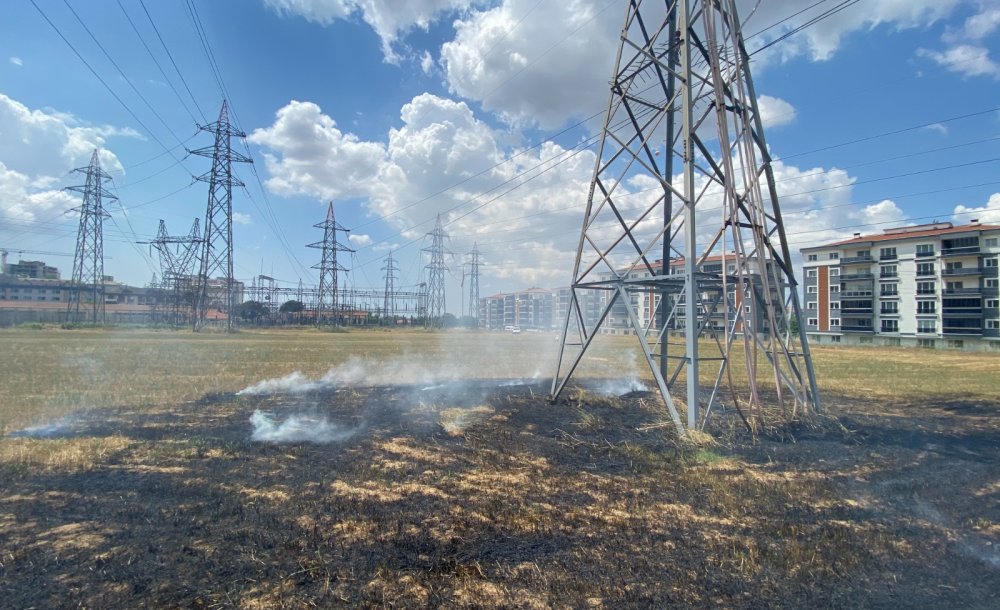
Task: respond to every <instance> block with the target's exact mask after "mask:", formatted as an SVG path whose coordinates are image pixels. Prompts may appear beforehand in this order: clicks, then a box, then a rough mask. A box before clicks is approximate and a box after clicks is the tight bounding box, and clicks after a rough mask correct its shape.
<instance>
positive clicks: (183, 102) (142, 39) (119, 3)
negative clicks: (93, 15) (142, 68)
mask: <svg viewBox="0 0 1000 610" xmlns="http://www.w3.org/2000/svg"><path fill="white" fill-rule="evenodd" d="M115 2H117V3H118V8H119V9H121V11H122V14H123V15H125V20H126V21H128V24H129V25H130V26H132V31H133V32H135V35H136V37H137V38H138V39H139V42H141V43H142V47H143V48H144V49H146V53H148V54H149V58H150V59H152V60H153V63H154V64H155V65H156V69H157V70H159V71H160V75H161V76H162V77H163V81H164V82H165V83H166V84H167V86H168V87H170V90H171V91H173V92H174V95H175V96H177V101H178V102H180V103H181V106H183V107H184V110H185V111H186V112H187V113H188V116H189V117H191V122H192V123H198V119H197V118H196V117H195V116H194V113H193V112H191V109H190V108H189V107H188V105H187V102H185V101H184V98H183V97H181V94H180V92H178V91H177V87H175V86H174V83H173V81H171V80H170V77H169V76H167V73H166V72H165V71H164V70H163V66H161V65H160V61H159V60H158V59H156V56H155V55H153V51H152V49H150V48H149V45H148V44H146V39H145V38H143V36H142V33H140V32H139V28H137V27H136V25H135V22H133V21H132V17H130V16H129V14H128V11H126V10H125V5H123V4H122V2H121V0H115Z"/></svg>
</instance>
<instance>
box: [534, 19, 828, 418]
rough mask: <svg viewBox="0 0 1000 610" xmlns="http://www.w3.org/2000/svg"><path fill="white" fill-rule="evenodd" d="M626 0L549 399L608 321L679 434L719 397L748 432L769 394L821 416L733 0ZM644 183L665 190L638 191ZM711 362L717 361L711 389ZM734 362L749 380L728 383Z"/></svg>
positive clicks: (793, 410)
mask: <svg viewBox="0 0 1000 610" xmlns="http://www.w3.org/2000/svg"><path fill="white" fill-rule="evenodd" d="M624 4H625V20H624V25H623V27H622V30H621V38H620V41H619V45H618V52H617V59H616V61H615V65H614V68H613V71H612V74H611V90H610V95H609V100H608V106H607V112H606V114H605V119H604V127H603V129H602V134H601V145H600V148H599V152H598V155H597V163H596V165H595V168H594V174H593V178H592V181H591V185H590V192H589V195H588V197H587V203H586V212H585V214H584V220H583V228H582V230H581V233H580V240H579V243H578V246H577V251H576V263H575V264H574V267H573V279H572V284H571V290H570V292H571V295H570V305H569V313H568V315H567V318H566V320H565V321H564V323H563V330H562V343H561V347H560V350H559V357H558V361H557V364H556V375H555V377H554V379H553V382H552V397H553V399H555V398H558V396H559V395H560V393H561V392H562V391H563V389H564V388H565V386H566V383H567V381H568V380H569V379H570V377H571V376H572V375H573V373H574V371H575V370H576V368H577V365H578V364H579V363H580V361H581V359H582V358H583V355H584V354H585V353H586V351H587V348H588V347H589V346H590V345H591V343H592V341H593V339H594V337H595V336H596V335H598V334H599V333H600V332H601V327H602V326H603V325H604V324H605V322H606V321H607V320H608V318H609V316H610V317H613V318H614V320H615V322H616V323H620V321H622V320H624V321H625V323H624V326H625V329H626V332H627V333H629V334H633V333H634V334H635V335H637V337H638V339H639V346H640V348H641V350H642V353H643V355H644V356H645V360H646V362H647V364H648V365H649V368H650V371H651V372H652V375H653V378H654V379H655V381H656V385H657V388H658V389H659V391H660V393H661V395H662V397H663V400H664V402H665V403H666V407H667V410H668V411H669V413H670V417H671V418H672V419H673V422H674V424H675V426H676V428H677V430H678V431H679V432H680V433H683V432H684V431H685V430H693V429H697V428H701V427H704V425H705V422H706V420H707V418H708V415H709V413H710V411H711V409H712V408H713V406H714V405H722V406H725V403H726V402H728V406H730V407H732V408H734V409H735V410H736V411H737V412H738V413H739V414H740V415H741V416H742V418H743V420H744V422H745V423H746V424H747V426H748V427H749V428H750V429H751V431H752V432H753V431H755V430H756V429H757V427H758V426H759V425H760V424H761V423H762V419H763V416H764V410H763V407H764V404H765V403H767V404H776V405H777V406H778V407H780V413H781V414H782V415H783V416H784V417H788V418H791V417H796V416H797V415H799V414H801V413H803V412H807V411H810V410H817V409H818V408H819V394H818V392H817V387H816V380H815V376H814V374H813V367H812V360H811V358H810V356H809V346H808V343H807V342H806V335H805V330H804V329H805V325H804V324H803V323H802V322H803V321H802V318H801V312H800V308H799V297H798V288H797V283H796V281H795V276H794V272H793V268H792V259H791V254H790V252H789V249H788V242H787V240H786V239H785V230H784V224H783V222H782V218H781V211H780V208H779V205H778V195H777V191H776V189H775V180H774V173H773V171H772V168H771V157H770V154H769V151H768V149H767V145H766V143H765V140H764V130H763V126H762V121H761V116H760V111H759V108H758V106H757V95H756V93H755V91H754V85H753V79H752V78H751V75H750V61H749V60H750V57H749V55H748V53H747V51H746V47H745V45H744V40H743V34H742V31H741V24H740V21H739V18H738V16H737V12H736V2H735V0H669V1H667V2H662V3H652V2H635V1H634V0H630V1H627V2H625V3H624ZM661 152H662V156H661ZM675 164H676V165H675ZM675 167H676V168H679V169H680V175H679V176H678V175H675V174H674V171H675ZM650 183H652V184H657V185H658V195H657V194H656V193H654V194H653V195H652V196H649V195H648V193H647V192H645V191H643V192H642V194H641V196H640V193H639V192H635V186H634V185H637V184H641V185H644V187H643V188H645V189H647V190H648V186H645V185H648V184H650ZM675 204H676V205H675ZM657 211H660V213H661V214H662V218H659V217H658V216H659V215H658V214H656V212H657ZM657 256H659V257H660V258H659V260H657V259H656V258H655V257H657ZM675 256H676V263H677V264H675V265H671V262H670V261H671V258H672V257H675ZM672 270H676V272H675V273H671V271H672ZM595 292H596V293H597V294H598V295H603V299H602V300H603V307H602V308H601V312H600V314H599V316H597V319H596V320H593V319H588V316H587V315H586V314H585V309H583V308H582V307H581V305H582V304H584V303H585V302H586V298H587V296H589V295H592V294H594V293H595ZM571 321H573V322H574V323H573V324H571ZM796 322H797V326H796V324H795V323H796ZM669 330H674V331H675V332H682V333H683V336H684V341H683V344H680V345H677V344H672V343H670V341H669V333H668V331H669ZM571 335H574V336H571ZM700 344H705V345H704V346H702V345H700ZM702 349H704V350H705V353H702V352H701V351H700V350H702ZM709 352H712V353H709ZM703 362H708V363H710V366H711V367H712V368H711V381H710V382H709V385H708V386H707V389H708V392H705V391H704V388H702V379H701V376H700V373H701V364H703ZM737 367H739V369H740V370H739V371H738V372H737V373H736V375H735V376H736V377H742V376H745V377H746V378H747V382H746V385H745V386H744V385H741V386H737V385H736V384H735V383H734V382H733V379H734V374H733V370H732V369H734V368H737ZM706 368H708V367H707V366H706ZM706 372H708V371H706ZM682 374H683V376H684V378H685V379H684V383H685V387H686V391H685V392H683V393H682V392H680V389H679V388H678V387H676V385H677V382H678V381H679V379H680V377H681V375H682ZM706 377H708V375H706ZM765 378H766V379H768V380H769V383H767V384H765V383H759V382H763V380H764V379H765ZM723 386H728V388H724V387H723ZM723 389H726V390H727V391H725V392H723V391H722V390H723ZM723 394H726V395H727V398H726V399H725V400H724V399H723V398H722V396H723ZM681 407H683V408H684V409H686V415H687V417H686V418H685V419H686V422H685V421H682V418H681V414H680V412H679V408H681Z"/></svg>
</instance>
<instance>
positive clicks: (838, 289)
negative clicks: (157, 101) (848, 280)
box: [830, 286, 840, 292]
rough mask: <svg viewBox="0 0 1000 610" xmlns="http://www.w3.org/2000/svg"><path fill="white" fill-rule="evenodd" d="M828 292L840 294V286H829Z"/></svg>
mask: <svg viewBox="0 0 1000 610" xmlns="http://www.w3.org/2000/svg"><path fill="white" fill-rule="evenodd" d="M830 292H840V286H830Z"/></svg>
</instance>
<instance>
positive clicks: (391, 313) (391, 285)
mask: <svg viewBox="0 0 1000 610" xmlns="http://www.w3.org/2000/svg"><path fill="white" fill-rule="evenodd" d="M382 271H385V297H384V298H383V302H382V320H383V324H386V323H389V322H390V321H391V323H392V324H395V323H396V265H395V262H394V261H393V260H392V252H390V253H389V256H387V257H385V267H382Z"/></svg>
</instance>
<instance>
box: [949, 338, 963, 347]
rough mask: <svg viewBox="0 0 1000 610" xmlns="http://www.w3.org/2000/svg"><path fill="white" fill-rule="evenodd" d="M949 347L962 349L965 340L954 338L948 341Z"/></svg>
mask: <svg viewBox="0 0 1000 610" xmlns="http://www.w3.org/2000/svg"><path fill="white" fill-rule="evenodd" d="M948 347H950V348H951V349H962V348H963V347H965V341H962V340H961V339H952V340H950V341H948Z"/></svg>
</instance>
